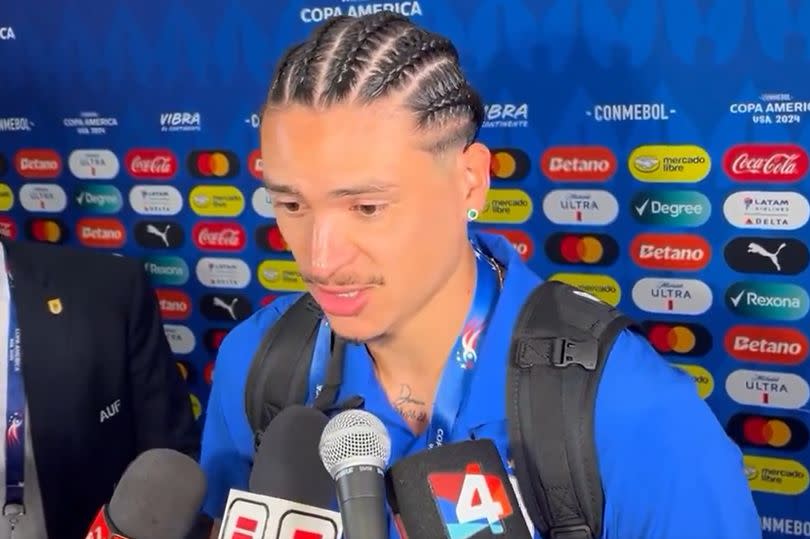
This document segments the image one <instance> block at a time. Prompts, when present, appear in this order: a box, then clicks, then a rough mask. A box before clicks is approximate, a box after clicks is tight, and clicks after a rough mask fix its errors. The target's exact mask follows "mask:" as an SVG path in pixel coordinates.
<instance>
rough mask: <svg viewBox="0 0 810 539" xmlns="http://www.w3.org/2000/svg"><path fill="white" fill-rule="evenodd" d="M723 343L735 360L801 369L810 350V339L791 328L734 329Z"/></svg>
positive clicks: (742, 326) (730, 330)
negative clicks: (796, 366)
mask: <svg viewBox="0 0 810 539" xmlns="http://www.w3.org/2000/svg"><path fill="white" fill-rule="evenodd" d="M723 343H724V345H725V348H726V352H727V353H728V355H729V356H731V357H733V358H735V359H738V360H740V361H751V362H756V363H770V364H775V365H798V364H799V363H801V362H803V361H804V360H805V359H807V353H808V349H809V348H810V343H809V342H808V340H807V337H806V336H805V335H804V334H803V333H802V332H801V331H799V330H797V329H794V328H789V327H771V326H749V325H738V326H733V327H731V328H729V330H728V331H727V332H726V336H725V338H724V339H723Z"/></svg>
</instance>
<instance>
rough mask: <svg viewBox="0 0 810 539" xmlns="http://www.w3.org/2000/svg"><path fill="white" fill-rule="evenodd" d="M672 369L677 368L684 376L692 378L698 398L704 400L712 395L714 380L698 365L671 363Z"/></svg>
mask: <svg viewBox="0 0 810 539" xmlns="http://www.w3.org/2000/svg"><path fill="white" fill-rule="evenodd" d="M672 366H673V367H677V368H678V369H680V370H682V371H683V372H685V373H686V374H688V375H689V376H691V377H692V380H694V381H695V388H696V389H697V394H698V396H699V397H700V398H701V399H703V400H706V399H707V398H708V397H709V396H710V395H711V394H712V393H714V378H713V377H712V375H711V373H710V372H709V371H707V370H706V369H705V368H703V367H701V366H700V365H690V364H684V363H673V364H672Z"/></svg>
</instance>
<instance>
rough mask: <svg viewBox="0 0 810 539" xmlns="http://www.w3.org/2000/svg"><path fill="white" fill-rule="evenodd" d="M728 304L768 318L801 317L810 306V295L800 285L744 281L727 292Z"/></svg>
mask: <svg viewBox="0 0 810 539" xmlns="http://www.w3.org/2000/svg"><path fill="white" fill-rule="evenodd" d="M725 298H726V306H727V307H728V308H729V309H730V310H731V311H732V312H734V313H737V314H739V315H741V316H747V317H752V318H763V319H766V320H801V319H802V318H804V317H805V316H806V315H807V311H808V310H810V298H809V297H808V296H807V292H806V291H805V290H804V288H802V287H800V286H799V285H795V284H789V283H777V282H759V281H742V282H738V283H734V284H733V285H731V286H730V287H729V288H728V290H726V294H725Z"/></svg>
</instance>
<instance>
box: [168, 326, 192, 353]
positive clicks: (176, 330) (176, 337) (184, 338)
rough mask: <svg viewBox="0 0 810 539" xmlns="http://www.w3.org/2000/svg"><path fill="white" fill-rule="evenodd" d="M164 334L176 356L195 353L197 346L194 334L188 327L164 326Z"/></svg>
mask: <svg viewBox="0 0 810 539" xmlns="http://www.w3.org/2000/svg"><path fill="white" fill-rule="evenodd" d="M163 332H164V333H165V334H166V340H168V341H169V346H170V347H171V349H172V352H174V353H175V354H190V353H191V352H193V351H194V347H195V346H197V340H196V339H195V338H194V333H192V331H191V330H190V329H189V328H187V327H186V326H178V325H175V324H163Z"/></svg>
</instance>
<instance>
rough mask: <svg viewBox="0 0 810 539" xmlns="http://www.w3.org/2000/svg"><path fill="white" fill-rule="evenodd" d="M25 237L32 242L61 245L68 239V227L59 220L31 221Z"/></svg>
mask: <svg viewBox="0 0 810 539" xmlns="http://www.w3.org/2000/svg"><path fill="white" fill-rule="evenodd" d="M25 236H26V237H27V238H28V239H29V240H31V241H36V242H40V243H55V244H60V243H62V242H64V241H65V240H66V239H67V227H66V226H65V224H64V223H63V222H62V221H60V220H57V219H29V220H28V221H26V223H25Z"/></svg>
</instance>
